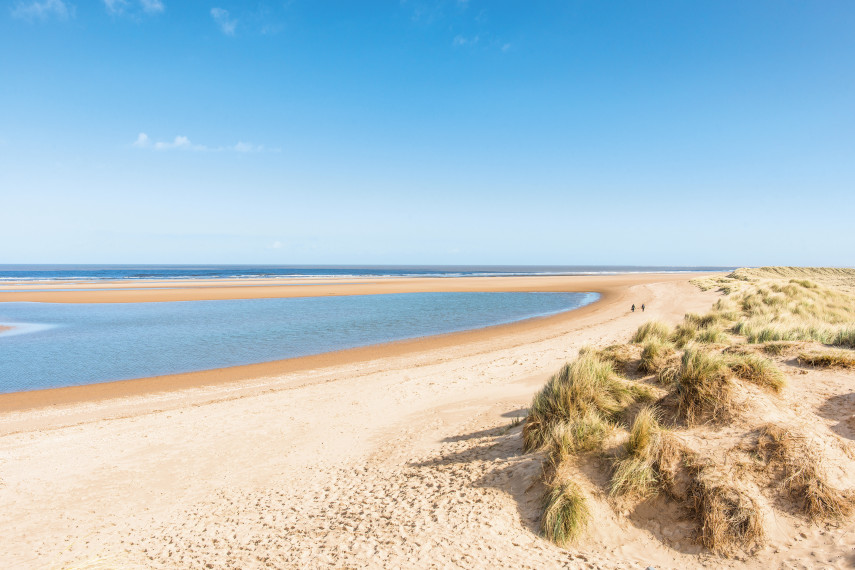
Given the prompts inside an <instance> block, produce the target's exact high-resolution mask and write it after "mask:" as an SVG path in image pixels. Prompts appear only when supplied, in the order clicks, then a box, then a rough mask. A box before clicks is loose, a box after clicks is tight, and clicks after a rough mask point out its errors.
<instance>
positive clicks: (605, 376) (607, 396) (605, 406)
mask: <svg viewBox="0 0 855 570" xmlns="http://www.w3.org/2000/svg"><path fill="white" fill-rule="evenodd" d="M650 397H651V396H650V392H649V391H648V390H646V389H645V388H643V387H642V386H640V385H635V384H632V383H630V382H629V381H627V380H624V379H622V378H621V377H620V376H619V375H618V374H617V373H616V372H615V371H614V368H612V364H611V363H610V362H608V361H606V360H604V359H602V358H601V357H600V356H598V355H597V354H596V353H593V352H586V353H584V354H581V355H580V356H579V357H578V358H577V359H576V360H575V361H573V362H572V363H570V364H566V365H564V367H563V368H562V369H561V370H560V371H559V372H558V374H555V375H554V376H552V377H551V378H550V379H549V381H548V382H547V383H546V386H544V387H543V389H541V391H540V392H538V393H537V394H536V395H535V397H534V400H533V401H532V404H531V407H530V409H529V415H528V418H527V419H526V423H525V426H524V427H523V445H524V448H525V450H526V451H532V450H535V449H542V448H544V446H545V445H546V444H548V443H549V434H550V432H551V430H552V426H553V425H555V424H558V423H572V422H574V421H576V420H578V419H579V418H585V417H589V416H590V415H592V414H593V415H596V416H599V417H600V418H602V419H603V420H612V419H614V418H616V417H617V416H618V414H620V412H622V411H623V410H624V409H625V408H626V406H628V405H630V404H632V403H634V402H635V401H637V400H642V399H649V398H650Z"/></svg>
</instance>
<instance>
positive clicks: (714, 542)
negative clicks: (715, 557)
mask: <svg viewBox="0 0 855 570" xmlns="http://www.w3.org/2000/svg"><path fill="white" fill-rule="evenodd" d="M691 494H692V498H693V500H694V506H695V512H696V513H697V514H698V517H699V519H700V526H701V542H702V543H703V545H704V546H706V547H707V548H709V549H710V550H712V551H713V552H716V553H718V554H724V555H728V554H732V553H734V552H735V551H736V550H738V549H743V550H749V549H751V548H753V547H757V546H761V545H762V544H763V542H764V540H765V532H764V530H763V515H762V511H761V510H760V507H759V505H758V503H757V501H756V500H755V499H754V498H753V497H752V496H751V495H750V494H748V493H746V492H744V491H742V490H740V489H739V488H738V487H736V486H735V485H733V484H732V483H731V482H730V481H729V480H727V479H726V478H724V477H718V476H715V475H714V474H713V472H712V471H711V470H710V469H702V470H700V471H699V472H698V473H697V475H696V477H695V481H694V484H693V486H692V491H691Z"/></svg>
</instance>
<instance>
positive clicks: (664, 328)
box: [630, 321, 671, 343]
mask: <svg viewBox="0 0 855 570" xmlns="http://www.w3.org/2000/svg"><path fill="white" fill-rule="evenodd" d="M670 336H671V327H669V326H668V325H666V324H665V323H663V322H661V321H649V322H646V323H644V324H643V325H641V326H640V327H638V330H637V331H635V334H634V335H633V337H632V340H631V341H630V342H634V343H642V342H644V341H645V340H647V339H649V338H654V337H655V338H658V339H660V340H668V338H669V337H670Z"/></svg>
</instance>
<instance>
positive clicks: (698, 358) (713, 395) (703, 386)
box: [676, 348, 734, 424]
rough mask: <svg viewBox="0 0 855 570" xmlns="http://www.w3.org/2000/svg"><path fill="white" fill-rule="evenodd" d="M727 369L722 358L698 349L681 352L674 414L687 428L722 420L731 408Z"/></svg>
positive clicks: (730, 390)
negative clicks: (688, 425) (683, 421)
mask: <svg viewBox="0 0 855 570" xmlns="http://www.w3.org/2000/svg"><path fill="white" fill-rule="evenodd" d="M729 376H730V368H729V367H728V363H727V361H726V360H725V358H724V357H722V356H721V355H718V354H712V353H710V352H708V351H705V350H703V349H700V348H687V349H686V350H685V352H683V358H682V361H681V364H680V370H679V372H678V373H677V382H676V391H677V412H678V414H679V415H680V416H681V417H683V418H684V419H685V420H686V421H687V422H688V423H689V424H695V423H699V422H700V421H703V420H704V419H707V418H708V419H710V420H713V421H717V420H721V419H723V418H724V416H725V415H726V414H727V413H728V412H729V411H730V410H731V409H732V408H733V405H734V402H733V393H732V388H731V384H730V381H729Z"/></svg>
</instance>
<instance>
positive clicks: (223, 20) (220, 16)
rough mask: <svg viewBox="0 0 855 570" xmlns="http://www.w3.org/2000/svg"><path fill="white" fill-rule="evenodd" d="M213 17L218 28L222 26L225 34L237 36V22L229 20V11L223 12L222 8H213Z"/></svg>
mask: <svg viewBox="0 0 855 570" xmlns="http://www.w3.org/2000/svg"><path fill="white" fill-rule="evenodd" d="M211 17H212V18H214V21H215V22H216V23H217V25H218V26H220V29H221V30H222V31H223V33H224V34H226V35H227V36H233V35H235V28H236V27H237V20H233V19H230V18H229V11H228V10H223V9H222V8H211Z"/></svg>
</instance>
